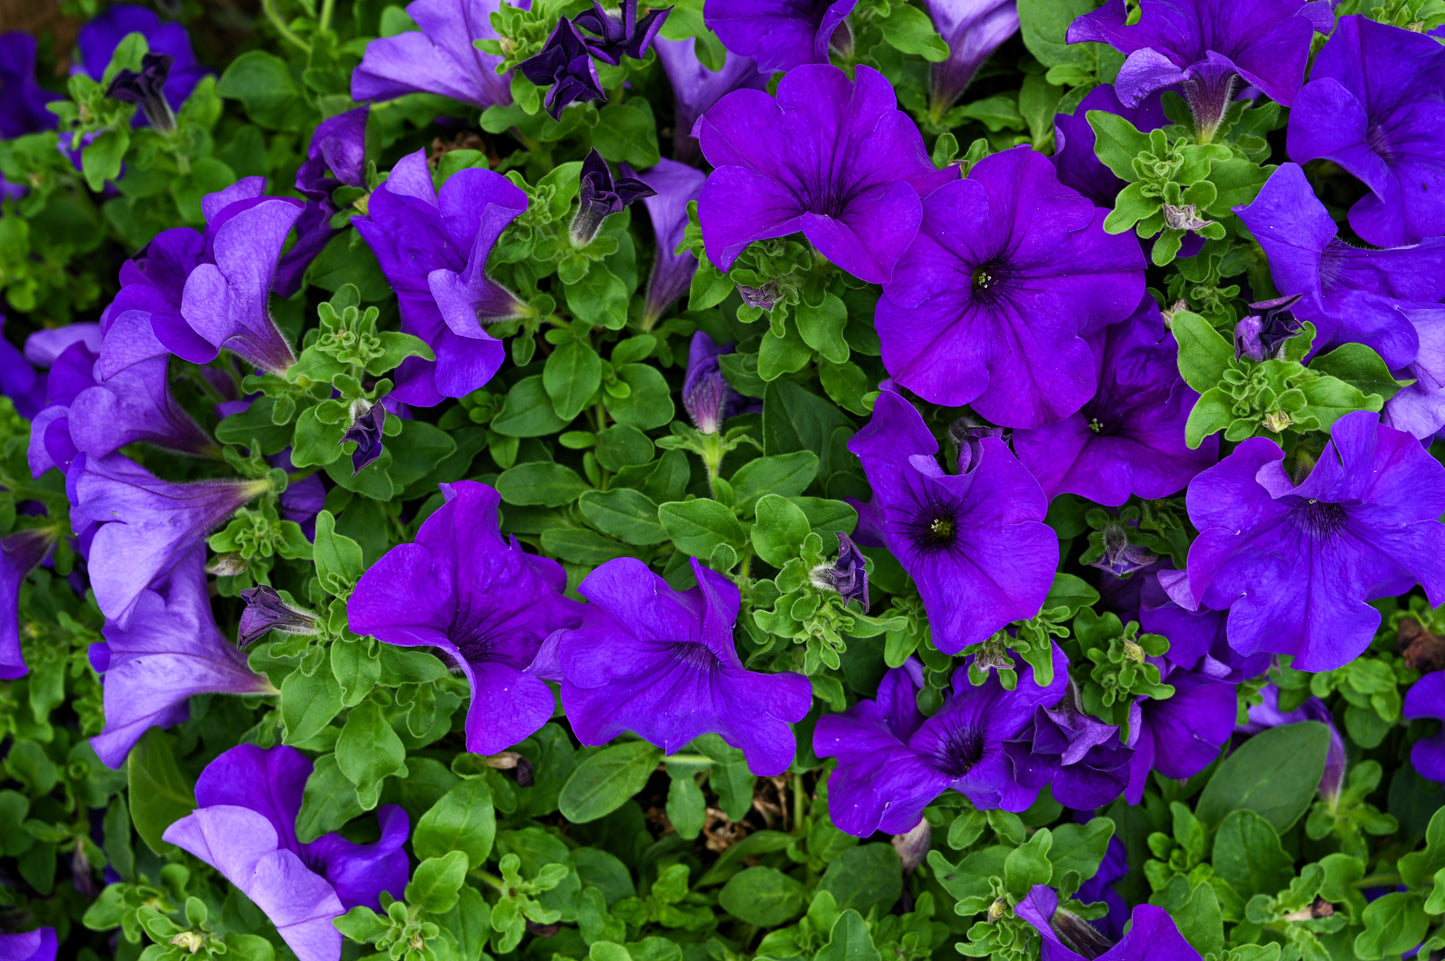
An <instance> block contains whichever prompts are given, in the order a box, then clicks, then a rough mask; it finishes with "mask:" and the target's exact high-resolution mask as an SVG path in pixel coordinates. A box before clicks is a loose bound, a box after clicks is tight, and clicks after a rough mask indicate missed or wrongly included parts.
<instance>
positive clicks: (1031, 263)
mask: <svg viewBox="0 0 1445 961" xmlns="http://www.w3.org/2000/svg"><path fill="white" fill-rule="evenodd" d="M704 192H706V188H704ZM1106 213H1107V211H1104V210H1100V209H1097V208H1096V207H1095V206H1094V205H1093V203H1091V202H1090V201H1088V200H1086V199H1084V198H1083V197H1081V196H1079V194H1077V193H1076V192H1074V191H1073V190H1070V189H1069V188H1068V187H1065V186H1063V185H1061V184H1060V183H1059V181H1058V177H1057V176H1056V175H1055V173H1054V168H1053V165H1052V164H1050V163H1049V161H1048V160H1047V159H1046V158H1045V157H1044V156H1043V155H1042V154H1039V153H1036V152H1034V151H1033V150H1031V149H1030V148H1028V147H1026V146H1025V147H1016V148H1014V149H1012V150H1008V151H1005V152H1003V153H1001V154H994V155H993V156H991V157H985V158H984V159H983V160H980V161H979V162H978V163H977V164H975V165H974V166H973V167H972V168H971V169H970V170H969V174H968V179H967V180H961V181H957V182H954V183H950V184H947V185H945V186H943V187H940V188H939V189H938V190H936V191H934V192H933V193H931V194H929V195H928V197H927V198H926V199H925V200H924V203H923V225H922V227H921V228H920V229H919V231H918V234H917V237H916V239H914V241H913V243H912V245H911V246H910V247H909V248H908V249H907V251H905V252H904V254H903V256H902V258H901V259H899V261H898V264H897V266H896V267H895V268H894V270H893V277H892V280H891V281H888V282H886V283H885V284H884V287H883V296H882V297H881V298H880V299H879V301H878V310H877V313H876V315H875V317H874V323H875V324H876V325H877V327H878V336H879V339H880V340H881V341H882V346H883V365H884V366H885V367H886V368H888V372H889V373H890V374H891V375H892V376H893V378H894V379H895V380H897V381H898V383H899V384H901V385H902V386H904V387H907V388H908V389H909V390H912V391H913V392H915V393H916V394H918V395H919V396H920V397H922V398H924V399H925V400H928V401H931V402H932V403H935V404H943V405H945V406H949V407H961V406H963V405H964V404H972V405H973V408H974V410H976V411H977V412H978V413H979V414H980V415H982V416H983V417H986V418H988V419H989V420H991V421H993V422H994V423H997V424H1003V425H1006V426H1009V427H1034V426H1037V425H1039V424H1042V423H1045V422H1047V421H1050V420H1057V419H1059V418H1061V417H1065V416H1067V415H1069V414H1072V413H1073V412H1074V411H1076V410H1078V409H1079V408H1080V407H1082V406H1083V405H1084V403H1085V402H1086V401H1087V400H1088V399H1089V398H1090V397H1091V396H1093V393H1094V388H1095V364H1094V361H1093V357H1092V356H1091V354H1090V352H1089V345H1088V344H1087V343H1086V342H1085V340H1084V339H1083V338H1084V337H1086V336H1088V335H1090V334H1093V333H1095V332H1097V331H1099V330H1101V329H1103V328H1104V327H1106V326H1108V325H1109V324H1114V323H1117V322H1119V321H1121V320H1124V319H1125V318H1127V317H1128V316H1129V315H1130V314H1131V313H1133V311H1134V310H1135V308H1136V307H1138V306H1139V302H1140V300H1139V298H1140V297H1141V295H1143V293H1144V255H1143V253H1142V252H1141V251H1140V249H1139V242H1138V240H1137V239H1136V238H1135V237H1133V236H1132V235H1128V234H1119V235H1110V234H1106V233H1105V232H1104V229H1103V221H1104V215H1105V214H1106Z"/></svg>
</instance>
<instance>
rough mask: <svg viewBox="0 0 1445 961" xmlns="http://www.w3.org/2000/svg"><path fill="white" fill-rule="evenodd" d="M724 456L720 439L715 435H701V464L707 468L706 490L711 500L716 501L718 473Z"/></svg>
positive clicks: (724, 452)
mask: <svg viewBox="0 0 1445 961" xmlns="http://www.w3.org/2000/svg"><path fill="white" fill-rule="evenodd" d="M725 454H726V451H724V450H723V444H722V438H721V437H719V436H718V435H717V434H704V435H703V447H702V464H703V466H704V467H706V468H707V490H708V493H709V494H710V495H712V499H713V500H717V479H718V472H719V470H720V469H721V467H722V459H723V456H724V455H725Z"/></svg>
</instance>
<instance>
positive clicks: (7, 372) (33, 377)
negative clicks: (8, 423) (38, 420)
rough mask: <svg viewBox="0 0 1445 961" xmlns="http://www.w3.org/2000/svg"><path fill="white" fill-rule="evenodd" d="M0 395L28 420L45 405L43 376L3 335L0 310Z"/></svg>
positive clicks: (2, 320) (3, 320) (3, 324)
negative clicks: (8, 400) (8, 399)
mask: <svg viewBox="0 0 1445 961" xmlns="http://www.w3.org/2000/svg"><path fill="white" fill-rule="evenodd" d="M0 395H3V396H5V397H9V398H10V402H11V403H13V404H14V405H15V412H16V413H17V414H19V415H20V416H21V417H24V418H25V419H26V420H30V419H31V418H33V417H34V416H35V415H36V414H38V413H39V412H40V408H41V407H43V406H44V405H45V378H44V377H42V376H41V375H40V374H39V373H37V372H36V370H35V367H34V366H33V365H32V364H31V363H30V361H29V359H27V358H26V356H25V354H24V353H23V352H22V351H21V350H20V348H18V347H16V346H15V345H14V344H12V343H10V341H9V340H7V339H6V337H5V315H4V314H3V313H0Z"/></svg>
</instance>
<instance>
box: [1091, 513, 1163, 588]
mask: <svg viewBox="0 0 1445 961" xmlns="http://www.w3.org/2000/svg"><path fill="white" fill-rule="evenodd" d="M1100 533H1101V535H1102V536H1101V539H1102V541H1103V544H1102V545H1101V546H1102V548H1103V553H1102V554H1100V555H1099V556H1098V557H1097V558H1095V559H1094V560H1092V561H1090V562H1089V566H1090V567H1096V568H1098V569H1099V570H1101V571H1108V572H1109V573H1110V574H1113V575H1114V576H1115V577H1128V576H1130V575H1131V574H1137V573H1138V572H1139V571H1142V570H1144V569H1145V568H1147V567H1149V566H1151V565H1152V564H1153V563H1154V562H1155V561H1157V560H1159V556H1158V555H1157V554H1151V553H1149V552H1148V551H1146V550H1144V549H1143V548H1142V547H1139V546H1137V545H1136V544H1133V543H1131V542H1130V540H1129V528H1128V527H1127V526H1126V525H1124V524H1122V523H1120V522H1119V521H1116V520H1114V521H1110V522H1109V523H1108V524H1106V525H1105V526H1104V529H1103V531H1101V532H1100Z"/></svg>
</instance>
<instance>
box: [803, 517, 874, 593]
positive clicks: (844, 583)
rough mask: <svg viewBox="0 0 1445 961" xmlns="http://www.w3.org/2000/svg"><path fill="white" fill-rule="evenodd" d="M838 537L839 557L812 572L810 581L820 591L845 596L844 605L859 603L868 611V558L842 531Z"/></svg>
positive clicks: (838, 533) (838, 532)
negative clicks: (853, 602)
mask: <svg viewBox="0 0 1445 961" xmlns="http://www.w3.org/2000/svg"><path fill="white" fill-rule="evenodd" d="M836 533H837V535H838V557H837V558H836V559H835V560H834V561H833V563H831V564H822V565H820V566H818V567H816V568H814V569H813V570H812V572H811V573H810V574H809V579H810V580H812V582H813V584H814V586H816V587H818V588H819V589H820V590H829V591H834V592H836V593H838V594H841V595H842V596H843V603H845V604H846V603H847V602H848V601H858V602H860V603H861V604H862V605H863V611H864V612H865V613H866V612H867V610H868V570H867V567H866V566H865V565H866V564H867V563H868V558H866V557H864V556H863V552H862V551H860V550H859V549H858V545H857V544H855V543H853V539H852V538H851V537H849V536H848V535H847V534H844V533H843V532H842V531H837V532H836Z"/></svg>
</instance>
